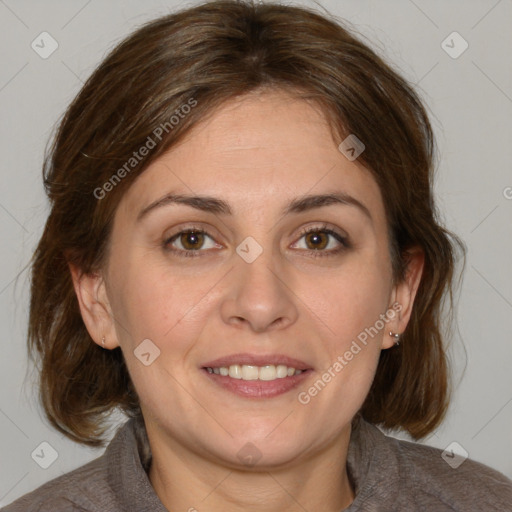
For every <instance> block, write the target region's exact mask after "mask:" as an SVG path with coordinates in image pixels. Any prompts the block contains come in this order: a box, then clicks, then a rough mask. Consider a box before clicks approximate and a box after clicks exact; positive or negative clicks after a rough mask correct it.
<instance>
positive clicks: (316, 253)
mask: <svg viewBox="0 0 512 512" xmlns="http://www.w3.org/2000/svg"><path fill="white" fill-rule="evenodd" d="M187 233H197V234H200V235H206V236H207V237H209V238H210V239H212V240H213V237H212V236H211V235H209V234H208V232H207V231H205V230H204V229H201V228H195V227H190V228H187V229H184V230H182V231H180V232H179V233H176V234H175V235H172V236H171V237H169V238H167V239H166V240H165V241H164V243H163V246H164V249H165V250H166V251H168V252H173V253H174V254H175V255H176V256H178V257H180V258H181V257H185V258H197V257H201V256H204V254H201V253H204V252H206V251H202V250H200V249H197V250H183V249H174V248H172V249H171V248H169V246H170V244H172V242H174V240H176V239H177V238H179V237H180V236H181V235H184V234H187ZM309 233H326V234H327V235H330V236H332V237H333V238H334V239H335V240H337V241H338V242H339V243H340V244H341V246H340V247H338V248H337V249H330V250H328V251H325V250H314V249H302V250H303V251H306V252H308V253H309V254H310V256H312V257H314V258H317V257H326V256H327V257H330V256H336V255H338V254H340V253H341V252H343V251H345V250H346V249H349V248H350V247H351V245H350V244H349V241H348V239H347V238H346V237H344V236H342V235H340V234H339V233H337V232H336V231H333V230H332V229H329V228H328V227H327V225H325V224H324V225H322V226H310V227H308V228H304V229H303V230H302V231H301V233H300V236H299V239H298V240H300V239H301V238H302V237H304V236H305V235H307V234H309Z"/></svg>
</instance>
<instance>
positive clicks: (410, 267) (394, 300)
mask: <svg viewBox="0 0 512 512" xmlns="http://www.w3.org/2000/svg"><path fill="white" fill-rule="evenodd" d="M403 257H404V259H405V262H406V270H405V277H404V279H403V280H402V281H401V282H399V283H397V284H396V285H395V286H394V288H393V290H392V293H391V301H390V305H389V310H392V311H395V313H396V314H395V315H394V316H393V318H392V319H390V321H389V322H388V323H387V324H386V332H385V333H384V337H383V341H382V348H383V349H385V348H391V347H392V346H393V345H394V343H395V338H394V337H392V336H390V335H389V333H390V332H393V333H398V334H402V333H403V332H404V331H405V328H406V327H407V324H408V323H409V319H410V318H411V313H412V309H413V304H414V299H415V297H416V292H417V291H418V288H419V286H420V282H421V276H422V274H423V268H424V265H425V253H424V252H423V249H421V247H418V246H415V247H412V248H410V249H408V250H407V251H405V254H404V255H403Z"/></svg>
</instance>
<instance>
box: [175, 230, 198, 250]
mask: <svg viewBox="0 0 512 512" xmlns="http://www.w3.org/2000/svg"><path fill="white" fill-rule="evenodd" d="M180 242H181V245H182V246H183V247H184V248H185V249H187V250H194V249H200V248H201V247H202V245H203V243H204V233H201V232H198V231H188V232H186V233H182V234H181V235H180Z"/></svg>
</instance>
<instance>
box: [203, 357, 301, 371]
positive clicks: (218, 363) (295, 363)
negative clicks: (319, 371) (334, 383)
mask: <svg viewBox="0 0 512 512" xmlns="http://www.w3.org/2000/svg"><path fill="white" fill-rule="evenodd" d="M233 364H239V365H244V364H245V365H251V366H265V365H269V364H273V365H275V366H277V365H279V364H282V365H285V366H288V367H289V368H295V369H296V370H309V369H311V366H309V365H308V364H306V363H305V362H304V361H300V360H299V359H296V358H294V357H289V356H286V355H283V354H267V355H259V354H248V353H244V354H231V355H229V356H224V357H219V358H218V359H214V360H213V361H208V362H207V363H204V364H202V365H201V366H202V367H203V368H220V367H222V366H225V367H229V366H231V365H233Z"/></svg>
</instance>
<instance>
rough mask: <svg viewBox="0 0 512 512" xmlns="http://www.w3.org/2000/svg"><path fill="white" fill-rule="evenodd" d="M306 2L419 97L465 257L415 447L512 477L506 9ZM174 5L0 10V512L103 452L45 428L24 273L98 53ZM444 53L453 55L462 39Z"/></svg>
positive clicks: (5, 0) (446, 213)
mask: <svg viewBox="0 0 512 512" xmlns="http://www.w3.org/2000/svg"><path fill="white" fill-rule="evenodd" d="M290 3H291V2H290ZM296 3H303V4H305V5H312V3H311V2H308V1H307V0H304V1H303V2H296ZM319 3H320V4H321V5H322V6H323V7H325V8H327V9H328V10H329V11H331V12H332V13H334V14H336V15H337V16H340V17H342V18H345V19H347V20H348V21H349V22H350V23H352V24H353V26H354V27H355V28H356V29H357V30H358V31H360V32H361V33H362V34H364V35H365V36H367V37H368V38H369V41H370V42H371V45H372V46H373V47H374V48H375V49H376V50H377V51H378V52H379V53H381V54H383V55H385V56H386V57H387V58H388V60H390V61H391V62H392V63H393V65H394V66H395V67H396V68H397V69H398V70H400V71H401V72H402V73H403V74H404V75H405V76H406V77H407V78H408V79H409V80H410V81H411V82H413V83H416V84H418V87H419V88H420V92H421V95H422V97H423V98H424V100H425V101H426V103H427V105H428V107H429V111H430V114H431V118H432V122H433V125H434V129H435V132H436V136H437V140H438V144H439V150H440V156H441V158H440V161H439V166H438V175H437V176H438V177H437V183H436V192H437V200H438V205H439V208H440V210H441V212H442V215H443V218H444V219H445V222H446V224H447V225H448V227H449V228H450V229H452V230H453V231H455V232H456V233H457V234H458V235H459V236H460V237H462V238H463V240H464V241H465V242H466V244H467V246H468V260H467V269H466V273H465V278H464V282H463V286H462V288H461V295H460V301H459V308H458V324H459V331H458V333H457V334H456V335H455V337H454V340H453V343H452V347H451V349H450V352H451V358H452V360H453V363H454V375H455V384H456V388H455V393H454V399H453V403H452V407H451V409H450V413H449V415H448V417H447V420H446V421H445V423H444V424H443V426H442V427H441V428H440V429H439V430H438V431H437V432H436V433H434V434H433V435H431V436H430V437H429V438H427V439H426V440H425V442H426V443H428V444H431V445H434V446H437V447H439V448H442V449H444V448H446V447H447V446H448V445H449V444H450V443H452V442H453V441H456V442H457V443H459V444H460V445H461V446H462V447H463V448H464V449H465V450H466V451H467V452H468V453H469V456H470V457H471V458H473V459H475V460H478V461H481V462H484V463H486V464H488V465H490V466H492V467H494V468H496V469H498V470H500V471H502V472H503V473H505V474H506V475H507V476H509V477H512V403H511V402H512V372H511V371H510V367H511V362H512V343H511V333H512V271H511V266H510V262H511V255H512V242H511V239H512V237H511V231H512V227H511V225H512V223H511V219H512V188H511V187H512V164H511V162H512V144H511V143H512V140H511V134H512V66H511V59H510V54H511V50H512V31H511V30H510V26H511V24H512V2H511V1H510V0H500V1H497V0H471V1H468V0H465V1H462V0H459V1H450V2H446V1H441V0H439V1H428V2H427V1H425V0H423V1H420V0H415V1H412V0H393V1H378V0H374V1H366V0H360V1H355V0H354V1H345V0H323V1H320V2H319ZM183 5H191V2H180V1H171V0H169V1H167V2H165V1H158V0H150V1H144V2H142V1H139V2H136V1H124V2H121V1H114V0H110V1H101V2H100V1H99V0H90V1H69V0H68V1H57V0H51V1H50V0H47V1H44V2H36V1H35V0H33V1H14V0H0V41H1V52H2V66H1V69H0V109H1V119H2V123H1V136H0V146H1V158H2V163H1V174H0V176H1V188H0V236H1V243H0V259H1V263H2V264H1V266H0V318H1V326H2V336H1V338H0V344H1V359H0V375H1V386H0V433H1V436H0V506H2V505H5V504H7V503H10V502H11V501H13V500H14V499H15V498H17V497H18V496H20V495H22V494H24V493H26V492H28V491H30V490H32V489H34V488H35V487H37V486H39V485H40V484H42V483H44V482H46V481H48V480H50V479H51V478H54V477H57V476H59V475H61V474H62V473H65V472H68V471H70V470H71V469H74V468H76V467H78V466H80V465H82V464H84V463H85V462H87V461H89V460H91V459H93V458H95V457H97V456H99V455H100V454H101V453H102V450H93V449H87V448H84V447H81V446H78V445H75V444H73V443H72V442H71V441H69V440H67V439H66V438H64V437H63V436H61V435H59V434H57V433H56V432H55V431H54V430H53V429H51V428H50V427H49V425H48V424H47V422H46V421H45V420H44V419H43V415H42V412H41V409H40V406H39V405H38V401H37V390H36V389H35V387H34V382H35V376H34V375H33V373H32V372H31V371H30V370H31V366H29V365H28V363H27V357H26V348H25V336H26V318H27V305H28V286H27V285H28V280H27V277H28V272H27V271H26V270H25V267H26V265H27V263H28V261H29V259H30V256H31V252H32V251H33V248H34V246H35V244H36V243H37V240H38V238H39V236H40V234H41V232H42V228H43V224H44V220H45V216H46V214H47V204H46V200H45V196H44V194H43V189H42V182H41V171H40V169H41V163H42V158H43V150H44V147H45V144H46V142H47V140H48V138H49V136H50V134H51V132H52V129H53V127H54V125H55V123H56V122H57V120H58V119H59V117H60V116H61V115H62V113H63V112H64V109H65V107H66V105H67V104H68V103H69V102H70V101H71V99H72V98H73V97H74V95H75V94H76V93H77V92H78V90H79V88H80V87H81V85H82V82H83V81H84V80H85V79H86V78H87V77H88V76H89V75H90V73H91V72H92V71H93V69H94V68H95V66H97V65H98V63H99V62H100V60H101V59H102V58H103V57H104V55H105V53H106V52H107V50H109V49H110V48H111V47H112V46H113V45H114V44H115V43H117V42H119V40H120V39H122V38H123V37H124V36H125V35H127V34H128V33H130V32H131V31H132V30H133V29H134V28H135V27H136V26H138V25H139V24H141V23H143V22H145V21H146V20H149V19H151V18H153V17H156V16H158V15H161V14H165V13H167V12H168V11H169V10H172V9H174V8H175V7H178V6H183ZM43 31H46V32H48V33H50V34H51V36H52V37H53V38H54V39H55V40H56V41H57V42H58V45H59V47H58V49H57V50H56V51H55V52H54V53H53V54H52V55H51V56H50V57H49V58H47V59H42V58H41V57H40V56H39V55H38V54H37V53H36V52H35V51H34V50H33V49H32V48H31V43H32V41H33V40H34V39H36V38H37V36H39V34H40V33H41V32H43ZM453 31H457V32H458V33H459V34H460V35H461V36H462V37H463V38H464V39H465V40H466V41H467V42H468V44H469V48H468V49H467V50H466V51H465V52H464V53H463V54H462V55H460V56H459V57H458V58H456V59H454V58H452V57H450V56H449V55H448V54H447V53H446V52H445V50H444V49H443V47H442V46H441V43H442V42H443V40H445V39H446V37H447V36H448V35H449V34H451V33H452V32H453ZM448 44H450V45H451V46H454V50H457V49H458V48H461V46H460V40H456V39H455V40H454V42H453V43H452V42H451V40H450V39H448ZM463 346H464V347H465V350H464V348H463ZM466 362H467V365H466ZM465 366H466V370H465V372H463V370H464V367H465ZM115 419H116V421H121V420H122V419H123V418H122V417H120V416H116V418H115ZM43 441H46V442H48V443H50V445H51V446H52V447H53V448H54V449H55V451H56V453H57V454H58V458H57V459H56V460H55V462H54V463H53V464H52V465H51V466H50V467H49V468H48V469H43V468H41V467H40V466H39V465H38V464H37V463H36V462H35V460H34V459H33V458H32V457H31V454H32V453H33V452H34V450H36V448H37V450H36V453H40V450H41V449H40V448H38V447H39V445H40V443H41V442H43ZM457 450H459V451H460V449H459V448H456V449H455V452H457ZM48 453H49V452H48V450H46V455H45V457H47V456H48ZM47 462H48V461H47Z"/></svg>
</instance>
